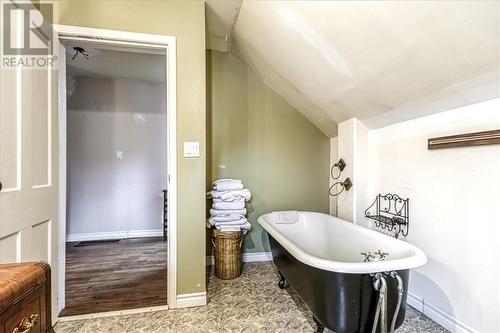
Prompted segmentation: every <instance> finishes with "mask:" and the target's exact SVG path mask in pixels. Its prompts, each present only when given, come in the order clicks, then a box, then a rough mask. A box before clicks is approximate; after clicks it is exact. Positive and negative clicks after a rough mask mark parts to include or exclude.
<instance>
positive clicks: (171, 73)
mask: <svg viewBox="0 0 500 333" xmlns="http://www.w3.org/2000/svg"><path fill="white" fill-rule="evenodd" d="M54 29H55V31H56V33H57V41H58V42H59V41H69V40H78V41H81V42H88V43H91V44H93V45H96V44H97V45H101V46H103V47H112V48H113V49H123V50H127V49H128V50H134V51H135V52H141V50H142V51H143V52H147V53H157V54H164V55H165V56H166V57H165V58H166V88H167V89H166V94H167V171H168V175H167V184H168V185H167V187H168V253H167V279H168V282H167V283H168V286H167V304H168V307H169V308H175V307H176V306H177V98H176V97H177V87H176V83H177V79H176V69H177V66H176V64H177V62H176V38H175V37H173V36H164V35H151V34H142V33H134V32H125V31H116V30H103V29H94V28H85V27H77V26H67V25H54ZM59 66H60V68H59V87H58V89H59V120H58V121H59V147H60V156H59V181H60V182H59V190H60V192H59V204H60V206H59V221H60V228H59V239H58V242H59V285H58V291H59V298H58V304H57V305H56V306H57V308H58V310H59V311H61V310H62V309H63V308H64V305H65V265H66V247H65V245H66V145H67V142H66V68H65V67H66V54H65V48H64V47H61V48H60V52H59ZM89 316H90V317H92V316H94V315H89Z"/></svg>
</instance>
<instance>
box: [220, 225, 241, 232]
mask: <svg viewBox="0 0 500 333" xmlns="http://www.w3.org/2000/svg"><path fill="white" fill-rule="evenodd" d="M217 230H219V231H241V228H240V226H239V225H227V226H220V227H218V228H217Z"/></svg>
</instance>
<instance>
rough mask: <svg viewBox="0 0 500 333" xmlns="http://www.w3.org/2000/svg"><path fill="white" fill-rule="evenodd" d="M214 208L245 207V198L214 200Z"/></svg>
mask: <svg viewBox="0 0 500 333" xmlns="http://www.w3.org/2000/svg"><path fill="white" fill-rule="evenodd" d="M212 207H213V208H214V209H219V210H228V209H232V210H234V209H243V208H245V199H243V198H241V199H239V200H238V201H219V202H214V204H213V205H212Z"/></svg>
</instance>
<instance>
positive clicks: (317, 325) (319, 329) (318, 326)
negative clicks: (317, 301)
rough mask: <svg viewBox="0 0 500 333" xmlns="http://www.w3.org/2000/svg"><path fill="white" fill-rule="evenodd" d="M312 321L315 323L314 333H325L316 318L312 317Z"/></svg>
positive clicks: (323, 327)
mask: <svg viewBox="0 0 500 333" xmlns="http://www.w3.org/2000/svg"><path fill="white" fill-rule="evenodd" d="M313 320H314V322H315V323H316V332H315V333H323V332H324V331H325V325H323V324H322V323H321V322H320V321H319V320H318V318H316V316H313Z"/></svg>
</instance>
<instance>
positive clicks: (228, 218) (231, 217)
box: [210, 214, 245, 222]
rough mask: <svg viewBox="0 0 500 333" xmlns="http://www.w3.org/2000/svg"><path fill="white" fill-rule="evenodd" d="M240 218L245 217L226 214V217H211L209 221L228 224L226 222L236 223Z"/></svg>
mask: <svg viewBox="0 0 500 333" xmlns="http://www.w3.org/2000/svg"><path fill="white" fill-rule="evenodd" d="M242 218H245V215H240V214H228V215H217V216H212V217H211V218H210V219H212V220H213V221H214V222H228V221H238V220H240V219H242Z"/></svg>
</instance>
